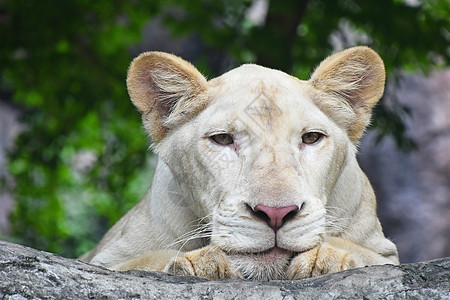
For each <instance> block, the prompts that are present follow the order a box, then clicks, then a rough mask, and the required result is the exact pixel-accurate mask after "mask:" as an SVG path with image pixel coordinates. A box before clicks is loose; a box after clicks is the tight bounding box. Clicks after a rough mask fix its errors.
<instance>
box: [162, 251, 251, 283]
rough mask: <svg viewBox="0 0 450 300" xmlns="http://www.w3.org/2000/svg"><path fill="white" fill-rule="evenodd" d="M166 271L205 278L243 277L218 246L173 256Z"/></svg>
mask: <svg viewBox="0 0 450 300" xmlns="http://www.w3.org/2000/svg"><path fill="white" fill-rule="evenodd" d="M163 271H164V272H168V273H172V274H175V275H192V276H198V277H204V278H243V276H242V275H241V274H240V273H239V272H238V271H237V270H236V269H235V268H234V267H233V266H232V265H231V263H230V261H229V260H228V258H227V257H226V254H225V253H224V252H223V251H222V250H220V249H219V248H217V247H214V246H206V247H203V248H201V249H198V250H194V251H190V252H187V253H185V254H184V255H181V256H176V257H174V258H172V259H171V260H170V261H169V263H168V264H167V265H166V266H165V268H164V270H163Z"/></svg>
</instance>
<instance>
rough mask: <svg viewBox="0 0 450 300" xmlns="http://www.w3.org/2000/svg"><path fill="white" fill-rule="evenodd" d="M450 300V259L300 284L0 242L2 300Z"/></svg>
mask: <svg viewBox="0 0 450 300" xmlns="http://www.w3.org/2000/svg"><path fill="white" fill-rule="evenodd" d="M138 298H139V299H141V298H145V299H213V298H214V299H246V300H250V299H450V258H445V259H440V260H434V261H429V262H423V263H415V264H405V265H400V266H393V265H385V266H373V267H366V268H360V269H353V270H348V271H344V272H340V273H336V274H330V275H325V276H320V277H315V278H310V279H305V280H298V281H266V282H262V281H247V280H207V279H201V278H196V277H179V276H172V275H168V274H164V273H157V272H142V271H128V272H115V271H110V270H107V269H104V268H101V267H97V266H93V265H89V264H86V263H84V262H81V261H79V260H76V259H67V258H63V257H60V256H58V255H56V254H52V253H48V252H43V251H38V250H35V249H31V248H27V247H24V246H20V245H17V244H13V243H9V242H4V241H0V299H138Z"/></svg>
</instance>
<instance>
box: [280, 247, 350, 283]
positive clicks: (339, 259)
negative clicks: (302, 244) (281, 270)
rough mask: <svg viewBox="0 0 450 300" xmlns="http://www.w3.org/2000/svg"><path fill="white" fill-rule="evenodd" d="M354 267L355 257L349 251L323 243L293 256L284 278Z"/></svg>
mask: <svg viewBox="0 0 450 300" xmlns="http://www.w3.org/2000/svg"><path fill="white" fill-rule="evenodd" d="M355 267H357V263H356V258H355V257H354V256H353V255H352V254H351V253H350V252H348V251H346V250H342V249H339V248H336V247H334V246H332V245H330V244H327V243H323V244H321V245H319V246H318V247H316V248H314V249H311V250H309V251H306V252H303V253H300V254H298V255H297V256H296V257H294V259H293V260H292V261H291V263H290V265H289V267H288V269H287V271H286V279H294V280H295V279H303V278H309V277H314V276H319V275H324V274H329V273H336V272H340V271H344V270H348V269H352V268H355Z"/></svg>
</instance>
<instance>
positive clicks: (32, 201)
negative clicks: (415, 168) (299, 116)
mask: <svg viewBox="0 0 450 300" xmlns="http://www.w3.org/2000/svg"><path fill="white" fill-rule="evenodd" d="M252 4H253V1H250V0H177V1H175V0H168V1H162V0H154V1H138V0H131V1H129V0H128V1H126V0H116V1H106V0H97V1H88V0H73V1H51V0H40V1H28V0H5V1H2V2H1V4H0V5H1V6H2V7H0V36H1V48H0V51H1V52H0V66H1V69H0V76H1V77H0V93H1V94H2V95H9V94H11V95H12V97H13V99H14V103H15V105H17V106H19V107H20V109H21V111H22V117H23V120H22V121H23V122H24V123H25V124H26V129H25V131H24V132H23V134H22V135H21V136H20V138H18V140H17V141H16V147H15V148H14V151H13V152H12V153H11V155H10V157H9V159H10V165H9V170H10V172H11V174H12V175H13V176H14V179H15V182H16V185H15V188H14V190H13V196H14V198H15V199H16V201H17V205H16V207H15V209H14V212H13V214H12V222H13V229H14V232H13V238H15V239H16V240H18V241H20V242H23V243H26V244H27V245H30V246H32V247H36V248H40V249H45V250H49V251H54V252H58V253H61V254H63V255H66V256H76V255H79V254H81V253H82V252H84V251H86V250H88V249H89V248H90V247H91V246H92V245H93V244H94V243H95V242H96V241H97V240H98V239H99V238H100V236H101V235H102V234H103V233H104V231H105V230H106V228H107V227H108V226H110V225H112V223H114V222H115V221H116V220H117V219H118V218H119V217H120V216H121V215H122V214H123V213H124V212H125V211H127V210H128V209H129V208H130V207H131V206H132V205H133V204H134V203H136V202H137V201H138V200H139V199H140V198H141V197H142V196H143V194H144V192H145V190H146V189H147V188H148V186H149V183H150V180H151V176H152V171H151V168H150V167H149V165H150V163H149V162H148V159H146V156H147V157H149V156H148V155H146V153H145V149H146V147H147V142H146V137H145V135H144V133H143V130H142V129H141V125H140V120H139V117H138V113H137V112H136V111H135V109H134V108H133V107H132V105H131V103H130V101H129V99H128V96H127V93H126V87H125V76H126V70H127V67H128V64H129V62H130V61H131V59H132V57H131V55H130V47H131V46H132V45H133V44H135V43H137V42H138V41H139V40H140V38H141V36H140V34H141V29H142V26H143V25H144V24H146V22H148V21H149V20H151V19H152V18H153V17H154V16H156V15H158V16H159V17H160V18H161V19H162V20H163V23H164V24H165V25H166V26H167V27H168V28H170V29H171V31H172V33H173V34H174V35H175V36H180V35H195V36H199V37H200V38H201V41H202V43H204V44H205V45H206V46H207V47H208V48H207V49H209V50H212V51H213V52H221V53H225V54H226V55H228V56H229V57H232V58H233V60H232V65H238V64H240V63H243V62H256V63H260V64H263V65H265V66H268V67H273V68H279V69H282V70H284V71H287V72H291V73H292V74H295V75H297V76H299V77H300V78H307V77H308V76H309V74H310V73H311V71H312V68H313V67H314V66H315V65H317V64H318V63H319V62H320V61H321V60H322V59H323V58H324V57H325V56H327V55H328V54H330V52H331V50H332V49H333V47H332V43H331V40H332V39H331V38H330V37H331V36H332V35H334V36H338V37H339V39H340V41H341V42H342V43H343V46H351V45H353V44H355V43H356V44H367V45H369V46H371V47H372V48H374V49H375V50H376V51H377V52H378V53H380V55H381V56H382V58H383V60H384V61H385V63H386V68H387V71H388V73H390V74H394V71H395V70H397V69H399V68H403V69H407V70H417V69H420V70H423V71H428V70H430V68H431V67H435V66H437V65H440V66H447V65H448V62H449V59H448V58H449V50H448V49H449V48H448V43H449V40H448V39H449V32H448V29H449V28H450V24H449V23H450V16H449V4H448V1H446V0H424V1H421V2H419V4H417V5H415V6H411V5H406V3H405V1H399V0H379V1H353V0H337V1H325V0H314V1H306V0H303V1H298V0H277V1H270V2H269V10H268V14H267V18H266V20H265V23H263V24H257V23H255V22H254V21H252V20H251V19H249V18H248V14H247V11H248V9H249V8H250V7H251V5H252ZM343 28H350V29H351V30H352V31H353V32H356V33H357V34H356V38H355V40H354V41H349V40H348V36H347V33H346V30H345V29H343ZM208 54H209V53H206V52H205V53H202V56H201V57H200V58H199V59H198V61H197V62H196V64H197V65H200V66H201V67H200V68H201V69H202V70H204V71H205V72H206V73H208V74H207V75H210V76H214V75H217V74H214V72H213V71H212V70H213V68H210V65H209V60H208V59H207V56H208ZM230 67H232V66H230ZM401 115H402V114H400V113H399V112H398V111H389V110H387V109H386V108H380V109H378V110H377V116H376V118H375V120H376V121H375V123H374V124H375V126H376V128H377V129H378V130H379V132H380V133H381V134H382V135H386V134H393V135H394V136H395V137H396V140H397V141H398V143H399V144H400V145H406V146H407V147H409V146H411V143H410V141H409V140H408V139H407V138H406V139H405V135H404V130H403V127H402V126H403V122H402V120H401V118H399V116H401ZM80 155H88V156H89V157H90V158H91V159H92V160H93V162H92V165H90V166H84V167H83V166H77V158H78V157H79V156H80Z"/></svg>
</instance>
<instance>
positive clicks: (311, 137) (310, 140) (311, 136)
mask: <svg viewBox="0 0 450 300" xmlns="http://www.w3.org/2000/svg"><path fill="white" fill-rule="evenodd" d="M322 137H323V134H322V133H320V132H307V133H305V134H304V135H303V136H302V141H303V143H305V144H314V143H315V142H317V141H318V140H320V139H321V138H322Z"/></svg>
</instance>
